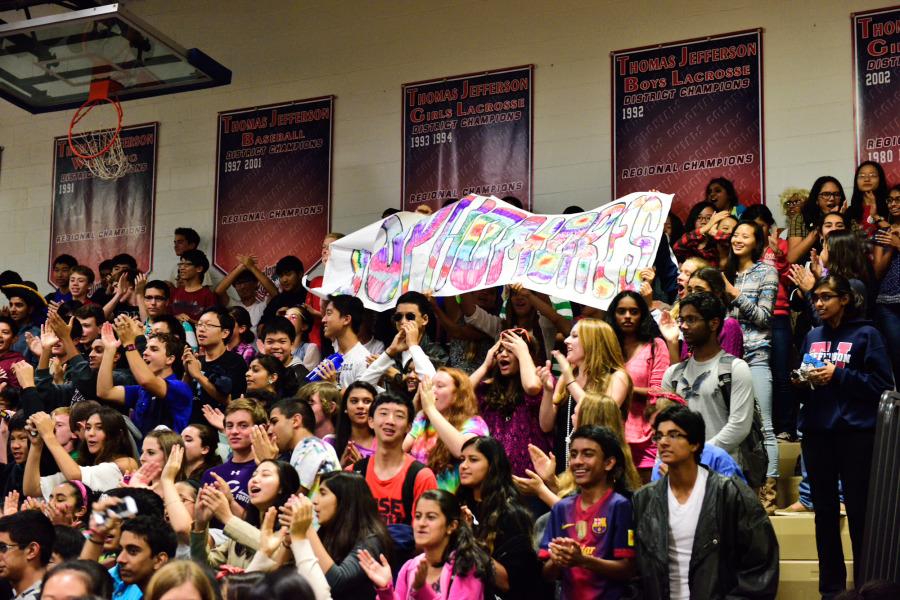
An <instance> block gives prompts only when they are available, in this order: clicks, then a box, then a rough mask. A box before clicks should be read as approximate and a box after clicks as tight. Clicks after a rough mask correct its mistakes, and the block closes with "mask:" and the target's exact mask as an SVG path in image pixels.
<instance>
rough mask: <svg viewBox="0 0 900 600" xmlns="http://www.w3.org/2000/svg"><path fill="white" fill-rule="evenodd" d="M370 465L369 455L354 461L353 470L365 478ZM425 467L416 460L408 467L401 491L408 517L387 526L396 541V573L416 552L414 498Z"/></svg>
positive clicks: (394, 569) (393, 565)
mask: <svg viewBox="0 0 900 600" xmlns="http://www.w3.org/2000/svg"><path fill="white" fill-rule="evenodd" d="M368 467H369V457H366V458H363V459H360V460H358V461H356V462H355V463H353V472H354V473H359V474H360V475H362V476H363V478H365V476H366V470H367V469H368ZM424 468H425V465H423V464H422V463H420V462H419V461H417V460H414V461H413V462H412V463H410V465H409V468H408V469H406V475H405V476H404V478H403V491H402V493H401V499H402V502H403V510H404V512H406V519H405V521H404V522H403V523H394V524H391V525H388V526H387V530H388V533H389V534H390V536H391V541H392V542H393V543H394V551H393V552H392V553H391V570H392V571H393V572H394V574H395V575H396V573H397V572H398V571H399V569H400V567H402V566H403V563H405V562H406V561H407V560H409V559H410V558H412V557H413V556H415V553H416V543H415V540H414V539H413V529H412V517H413V500H415V488H416V476H417V475H418V474H419V471H421V470H422V469H424Z"/></svg>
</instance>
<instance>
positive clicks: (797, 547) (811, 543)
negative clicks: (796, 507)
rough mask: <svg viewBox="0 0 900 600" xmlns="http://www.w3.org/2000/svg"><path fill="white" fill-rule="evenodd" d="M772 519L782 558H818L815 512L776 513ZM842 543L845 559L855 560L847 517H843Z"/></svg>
mask: <svg viewBox="0 0 900 600" xmlns="http://www.w3.org/2000/svg"><path fill="white" fill-rule="evenodd" d="M770 520H771V522H772V527H773V528H774V529H775V537H777V538H778V547H779V550H780V558H781V560H818V558H819V555H818V553H817V552H816V524H815V514H814V513H800V514H797V515H790V516H781V515H775V516H773V517H771V518H770ZM841 545H842V546H843V548H844V559H845V560H853V549H852V547H851V545H850V529H849V528H848V527H847V517H841Z"/></svg>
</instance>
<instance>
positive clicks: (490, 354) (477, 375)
mask: <svg viewBox="0 0 900 600" xmlns="http://www.w3.org/2000/svg"><path fill="white" fill-rule="evenodd" d="M499 348H500V340H497V343H496V344H494V345H493V346H491V349H490V350H488V351H487V354H485V356H484V362H482V363H481V365H480V366H479V367H478V368H477V369H475V370H474V371H472V373H471V374H470V375H469V383H471V384H472V387H473V388H476V387H478V384H479V383H481V381H482V380H483V379H484V378H485V377H486V376H487V374H488V371H490V370H491V367H492V366H493V365H494V355H496V354H497V350H498V349H499Z"/></svg>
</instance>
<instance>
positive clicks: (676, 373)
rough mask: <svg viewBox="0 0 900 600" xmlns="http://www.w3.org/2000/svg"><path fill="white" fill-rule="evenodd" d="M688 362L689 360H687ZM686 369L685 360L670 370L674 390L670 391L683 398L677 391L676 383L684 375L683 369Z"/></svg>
mask: <svg viewBox="0 0 900 600" xmlns="http://www.w3.org/2000/svg"><path fill="white" fill-rule="evenodd" d="M688 360H690V359H688ZM685 367H687V360H683V361H681V362H679V363H678V364H676V365H675V368H674V369H673V370H672V387H673V388H674V389H673V390H672V391H673V392H675V393H676V394H678V395H679V396H683V394H681V393H680V392H679V391H678V383H679V382H680V381H681V378H682V376H683V375H684V369H685Z"/></svg>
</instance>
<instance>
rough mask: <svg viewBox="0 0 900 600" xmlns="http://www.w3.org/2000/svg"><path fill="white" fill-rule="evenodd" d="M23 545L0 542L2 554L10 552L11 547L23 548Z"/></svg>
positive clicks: (0, 552)
mask: <svg viewBox="0 0 900 600" xmlns="http://www.w3.org/2000/svg"><path fill="white" fill-rule="evenodd" d="M21 547H22V546H20V545H18V544H7V543H6V542H0V554H6V553H7V552H9V549H10V548H21Z"/></svg>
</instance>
